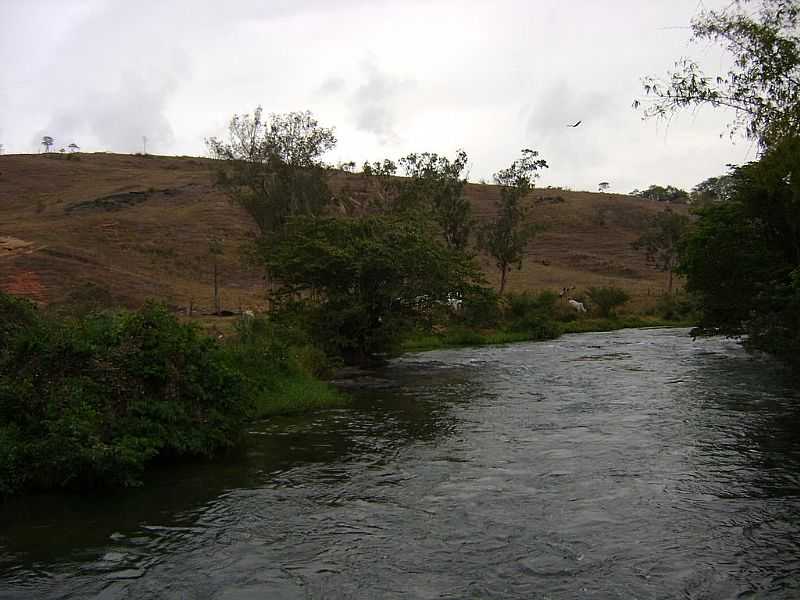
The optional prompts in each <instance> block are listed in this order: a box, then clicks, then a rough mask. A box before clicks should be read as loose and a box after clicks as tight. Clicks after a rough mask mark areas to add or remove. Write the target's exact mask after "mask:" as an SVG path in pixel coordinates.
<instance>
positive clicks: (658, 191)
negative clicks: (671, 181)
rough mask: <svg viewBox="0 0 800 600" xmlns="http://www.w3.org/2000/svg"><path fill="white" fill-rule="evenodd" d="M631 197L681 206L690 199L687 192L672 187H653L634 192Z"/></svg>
mask: <svg viewBox="0 0 800 600" xmlns="http://www.w3.org/2000/svg"><path fill="white" fill-rule="evenodd" d="M630 195H631V196H638V197H639V198H645V199H647V200H655V201H656V202H676V203H681V204H682V203H685V202H686V201H687V200H688V199H689V194H688V193H687V192H686V190H682V189H680V188H677V187H674V186H671V185H668V186H666V187H662V186H660V185H651V186H650V187H649V188H647V189H646V190H633V191H632V192H631V194H630Z"/></svg>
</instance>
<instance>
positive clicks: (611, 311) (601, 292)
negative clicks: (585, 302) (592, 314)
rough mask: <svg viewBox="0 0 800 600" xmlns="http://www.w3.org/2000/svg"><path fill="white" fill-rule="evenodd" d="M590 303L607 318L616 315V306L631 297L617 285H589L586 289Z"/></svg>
mask: <svg viewBox="0 0 800 600" xmlns="http://www.w3.org/2000/svg"><path fill="white" fill-rule="evenodd" d="M586 295H587V296H589V300H591V302H592V304H593V305H594V306H596V307H597V310H598V311H599V312H600V316H601V317H603V318H605V319H608V318H611V317H616V315H617V308H618V307H620V306H622V305H623V304H625V303H626V302H627V301H628V300H630V299H631V297H630V294H628V292H626V291H625V290H623V289H621V288H618V287H613V286H610V287H590V288H589V289H588V290H587V291H586Z"/></svg>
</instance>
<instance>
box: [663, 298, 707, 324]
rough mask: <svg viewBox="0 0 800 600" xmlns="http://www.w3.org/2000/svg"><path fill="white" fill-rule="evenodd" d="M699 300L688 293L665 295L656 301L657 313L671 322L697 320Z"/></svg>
mask: <svg viewBox="0 0 800 600" xmlns="http://www.w3.org/2000/svg"><path fill="white" fill-rule="evenodd" d="M698 311H699V309H698V300H697V298H696V297H694V296H692V295H690V294H687V293H686V292H676V293H674V294H664V295H662V296H660V297H659V298H658V300H657V301H656V313H657V314H658V315H659V316H660V317H661V318H663V319H667V320H669V321H687V320H693V319H696V318H697V315H698Z"/></svg>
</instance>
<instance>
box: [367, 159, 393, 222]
mask: <svg viewBox="0 0 800 600" xmlns="http://www.w3.org/2000/svg"><path fill="white" fill-rule="evenodd" d="M361 173H362V174H363V175H364V177H366V179H367V182H368V185H369V187H370V197H369V202H370V205H371V207H372V208H376V209H378V210H381V211H383V212H396V211H399V210H400V206H401V205H400V189H401V183H400V180H399V179H398V178H397V177H395V175H397V163H395V162H394V161H393V160H390V159H388V158H386V159H384V160H383V161H374V162H365V163H364V165H363V166H362V167H361Z"/></svg>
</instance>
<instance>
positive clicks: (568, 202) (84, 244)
mask: <svg viewBox="0 0 800 600" xmlns="http://www.w3.org/2000/svg"><path fill="white" fill-rule="evenodd" d="M70 158H71V159H70ZM212 169H213V162H212V161H210V160H208V159H203V158H190V157H155V156H131V155H118V154H80V155H74V156H73V157H67V156H64V155H55V154H53V155H5V156H0V289H1V290H3V291H6V292H10V293H14V294H20V295H23V296H27V297H29V298H32V299H33V300H36V301H38V302H41V303H44V304H62V303H75V302H97V303H100V304H103V303H118V304H124V305H128V306H137V305H140V304H141V303H142V302H143V301H144V300H145V299H147V298H158V299H160V300H164V301H166V302H167V303H168V304H170V305H172V306H173V307H174V308H175V309H176V310H183V309H185V308H186V307H188V306H189V304H190V303H191V304H192V305H193V306H194V307H195V309H196V310H198V312H204V311H205V312H208V311H210V310H211V307H212V304H213V292H212V286H213V268H212V262H211V257H210V255H209V251H208V250H209V248H208V242H209V239H210V238H212V237H218V238H221V239H223V240H224V254H223V255H222V256H221V257H220V259H219V264H220V285H221V297H222V303H223V308H227V309H230V310H235V311H236V310H239V309H240V308H250V309H256V310H257V309H259V308H260V307H262V306H263V304H264V282H263V279H262V277H261V273H260V272H259V270H258V269H257V268H255V267H248V266H246V265H245V264H244V261H243V260H242V255H241V251H240V249H241V246H242V243H243V242H244V241H246V240H247V239H249V238H251V237H252V236H253V235H254V234H255V228H254V226H253V225H252V224H251V223H250V222H249V220H248V218H247V215H246V214H244V212H243V211H242V210H241V209H240V208H238V207H237V206H234V205H232V204H231V203H230V202H229V201H228V199H227V198H226V196H225V195H224V194H222V193H220V192H219V191H218V190H216V189H215V188H214V185H213V171H212ZM332 185H333V187H334V189H337V190H342V189H346V190H347V192H348V193H349V194H350V195H352V196H353V197H354V198H355V199H356V200H358V199H359V198H360V197H361V198H363V197H364V196H365V195H366V193H367V192H366V187H365V185H364V181H363V180H362V178H361V177H360V176H358V175H348V174H344V173H342V174H340V175H337V176H336V177H335V178H334V180H333V184H332ZM467 195H468V197H469V199H470V201H471V202H472V204H473V207H474V209H475V213H476V214H477V215H478V217H479V218H486V217H487V216H489V215H491V213H492V211H493V206H494V200H495V199H496V198H497V196H498V189H497V188H496V187H495V186H492V185H481V184H470V185H468V186H467ZM532 199H533V201H534V204H535V210H534V215H535V218H536V220H537V221H538V222H539V223H542V224H543V225H545V226H546V227H547V229H546V231H545V232H544V233H541V234H540V235H539V236H538V237H537V239H536V240H535V241H534V242H533V243H532V245H531V247H530V257H529V259H528V260H527V262H526V264H525V265H524V267H523V270H522V271H521V272H516V271H515V272H513V273H512V274H511V276H510V280H509V289H510V290H512V291H522V290H541V289H552V290H557V289H559V288H561V287H572V286H575V287H576V288H577V291H580V290H581V289H582V288H586V287H588V286H592V285H616V286H619V287H623V288H625V289H627V290H628V291H629V292H631V293H632V294H633V296H634V301H635V303H637V304H640V305H641V304H647V303H650V302H652V301H653V300H654V296H655V295H657V294H658V293H660V291H661V290H662V289H663V287H664V276H663V274H661V273H658V272H656V271H655V270H654V269H653V268H652V267H651V266H650V265H647V264H646V263H645V260H644V257H643V256H642V255H641V254H639V253H636V252H634V251H633V250H632V249H631V247H630V243H631V242H632V241H633V240H634V239H636V237H638V235H639V233H640V232H641V229H642V227H643V224H644V223H645V221H646V219H647V218H648V216H650V215H652V214H653V213H655V212H657V211H660V210H663V205H660V204H658V203H655V202H651V201H647V200H641V199H638V198H632V197H630V196H624V195H617V194H601V193H589V192H572V191H566V190H562V189H557V188H547V189H537V190H535V192H534V193H533V194H532ZM484 265H485V267H486V273H487V276H488V278H489V280H490V281H491V282H493V283H496V282H497V280H498V277H497V274H496V272H495V270H494V269H493V268H492V265H491V263H490V262H489V261H485V262H484Z"/></svg>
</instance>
